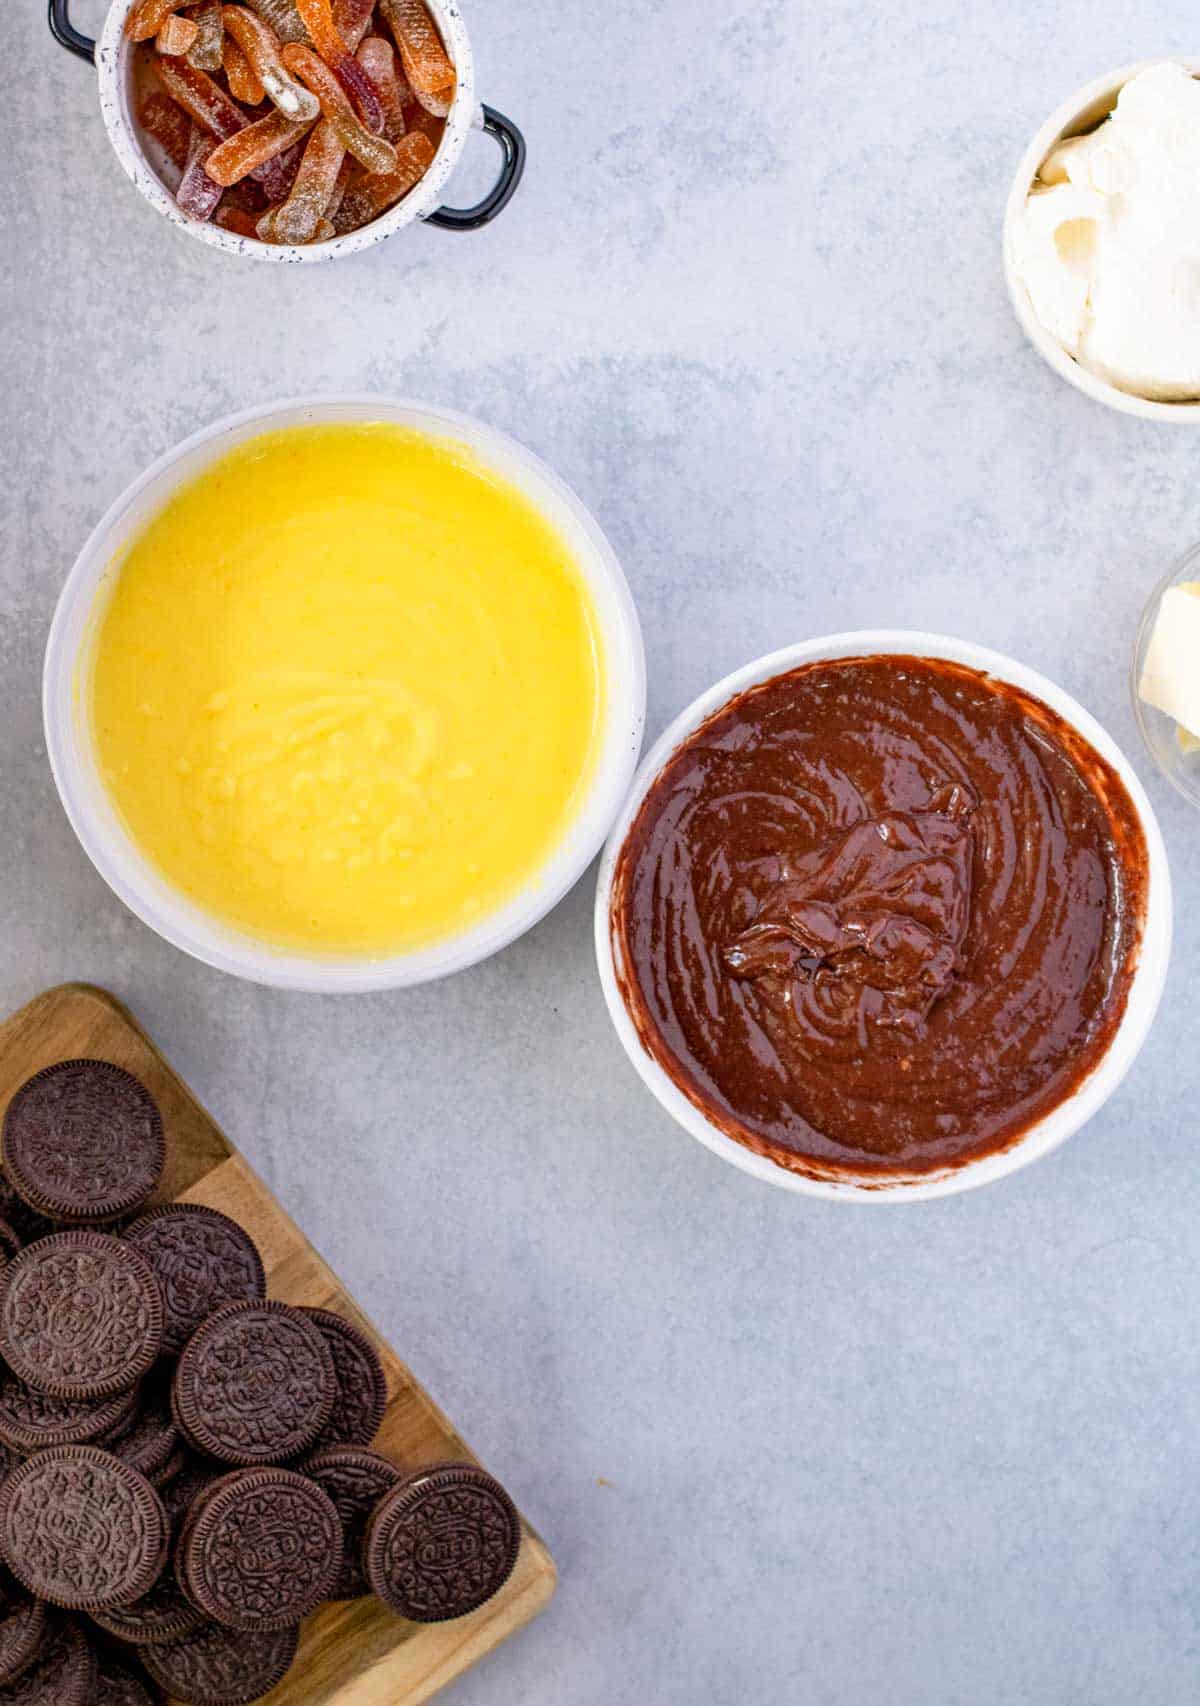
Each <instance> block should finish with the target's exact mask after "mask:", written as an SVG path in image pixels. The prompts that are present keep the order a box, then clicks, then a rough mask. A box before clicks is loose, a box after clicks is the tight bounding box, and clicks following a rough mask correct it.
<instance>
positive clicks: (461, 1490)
mask: <svg viewBox="0 0 1200 1706" xmlns="http://www.w3.org/2000/svg"><path fill="white" fill-rule="evenodd" d="M520 1549H521V1522H520V1518H519V1517H518V1515H517V1512H516V1507H515V1506H514V1505H513V1502H512V1500H511V1499H510V1498H509V1496H508V1494H507V1493H506V1492H505V1491H504V1488H503V1487H502V1486H501V1485H500V1483H499V1482H498V1481H494V1480H493V1479H492V1477H491V1476H490V1475H488V1474H486V1473H485V1472H484V1470H482V1469H477V1468H475V1467H474V1465H472V1464H469V1463H440V1464H435V1465H434V1466H433V1467H431V1468H429V1469H421V1470H419V1471H418V1472H417V1473H416V1474H415V1475H410V1476H409V1477H408V1479H407V1480H405V1481H402V1482H401V1484H400V1485H399V1486H398V1487H396V1488H395V1489H394V1490H393V1491H392V1492H390V1493H387V1494H385V1496H384V1498H383V1499H382V1500H381V1501H380V1503H379V1505H378V1506H377V1507H376V1509H375V1512H374V1515H373V1516H372V1517H371V1520H370V1522H369V1523H368V1525H367V1538H366V1547H365V1550H364V1554H363V1557H364V1562H365V1566H366V1573H367V1580H368V1581H369V1582H370V1584H371V1587H372V1589H373V1591H374V1592H375V1593H376V1594H377V1595H378V1597H379V1598H380V1599H381V1600H382V1601H383V1602H384V1604H385V1605H389V1606H391V1608H392V1610H393V1611H396V1612H398V1613H399V1614H400V1616H401V1617H407V1618H410V1619H411V1620H412V1621H413V1622H414V1623H443V1622H445V1621H446V1620H447V1619H449V1618H451V1617H463V1616H465V1615H466V1613H467V1612H468V1611H474V1610H475V1609H476V1607H478V1606H480V1605H483V1604H485V1603H486V1602H487V1601H488V1600H489V1599H491V1598H492V1596H493V1595H494V1594H496V1593H499V1591H500V1589H501V1588H502V1587H503V1586H504V1584H505V1582H506V1581H507V1580H508V1578H509V1576H511V1575H512V1573H513V1569H514V1568H515V1566H516V1562H517V1554H518V1552H519V1551H520Z"/></svg>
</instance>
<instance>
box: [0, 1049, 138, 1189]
mask: <svg viewBox="0 0 1200 1706" xmlns="http://www.w3.org/2000/svg"><path fill="white" fill-rule="evenodd" d="M0 1143H2V1145H3V1154H4V1168H5V1171H6V1173H7V1174H8V1177H9V1180H10V1181H11V1183H12V1185H13V1187H14V1189H15V1190H16V1191H17V1193H18V1195H20V1196H21V1197H22V1198H23V1199H24V1201H25V1202H26V1203H28V1204H29V1206H30V1207H31V1208H33V1209H36V1210H37V1211H38V1212H39V1213H40V1214H45V1215H50V1216H52V1217H53V1218H55V1219H58V1220H69V1221H80V1222H85V1223H87V1222H93V1223H94V1222H96V1221H105V1220H116V1219H117V1218H118V1217H119V1216H121V1215H123V1214H128V1213H129V1212H130V1211H131V1210H132V1209H135V1208H137V1207H139V1206H140V1204H142V1203H144V1202H145V1200H146V1198H147V1197H148V1196H149V1195H150V1194H151V1192H152V1191H153V1190H154V1189H155V1187H156V1186H157V1185H158V1182H159V1180H160V1179H161V1178H162V1174H163V1168H164V1166H165V1165H166V1158H167V1145H166V1136H165V1134H164V1132H163V1123H162V1116H161V1114H160V1113H159V1111H158V1108H157V1106H156V1105H155V1102H154V1098H153V1097H152V1096H151V1094H150V1092H149V1091H148V1090H147V1089H146V1087H145V1085H144V1084H142V1083H140V1082H139V1080H138V1079H136V1078H135V1077H134V1076H133V1074H132V1073H130V1072H126V1071H125V1070H124V1069H123V1068H122V1067H119V1066H112V1065H110V1064H109V1063H108V1062H107V1061H103V1060H64V1061H60V1062H59V1064H58V1065H57V1066H48V1067H47V1068H46V1069H45V1070H44V1071H43V1072H39V1073H36V1074H35V1075H34V1077H32V1078H31V1079H29V1080H28V1082H27V1083H25V1084H23V1085H22V1086H21V1088H20V1089H19V1090H18V1091H17V1093H16V1095H15V1096H14V1097H13V1099H12V1101H11V1102H10V1103H9V1105H8V1111H7V1113H6V1114H5V1116H4V1126H3V1133H2V1136H0Z"/></svg>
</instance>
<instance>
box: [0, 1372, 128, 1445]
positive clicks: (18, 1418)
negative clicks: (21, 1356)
mask: <svg viewBox="0 0 1200 1706" xmlns="http://www.w3.org/2000/svg"><path fill="white" fill-rule="evenodd" d="M136 1402H137V1395H136V1393H135V1392H117V1393H114V1394H113V1396H112V1397H111V1398H52V1397H50V1395H49V1394H48V1393H46V1392H38V1391H36V1390H35V1388H34V1387H32V1386H26V1384H25V1382H24V1381H23V1380H18V1379H17V1377H16V1375H15V1374H12V1373H6V1374H4V1375H3V1376H2V1377H0V1444H3V1445H6V1446H8V1447H9V1448H10V1449H11V1450H13V1451H18V1452H25V1453H27V1454H28V1453H29V1452H34V1451H45V1450H47V1449H48V1448H49V1447H50V1446H54V1445H84V1444H86V1443H87V1442H88V1441H89V1440H99V1439H101V1438H102V1436H104V1435H107V1434H109V1433H111V1431H112V1430H113V1429H115V1428H118V1427H119V1426H120V1425H121V1424H122V1423H123V1422H124V1421H125V1419H126V1418H127V1417H128V1416H129V1415H131V1414H132V1411H133V1408H134V1406H135V1404H136Z"/></svg>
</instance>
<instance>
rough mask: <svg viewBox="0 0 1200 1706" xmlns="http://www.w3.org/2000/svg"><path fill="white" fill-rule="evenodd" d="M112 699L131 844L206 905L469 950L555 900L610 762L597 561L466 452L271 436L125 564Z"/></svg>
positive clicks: (110, 674) (107, 745)
mask: <svg viewBox="0 0 1200 1706" xmlns="http://www.w3.org/2000/svg"><path fill="white" fill-rule="evenodd" d="M110 578H111V591H110V593H109V595H108V598H107V602H106V603H105V604H104V606H103V608H102V609H101V611H100V612H99V614H98V617H97V625H96V632H95V638H94V642H93V645H92V648H91V655H90V658H89V662H88V669H87V674H86V686H85V692H86V694H87V700H88V705H89V708H90V715H91V724H92V734H93V740H94V744H95V749H96V753H97V758H98V762H99V766H100V770H101V773H102V775H103V777H104V780H105V783H106V785H107V787H108V789H109V790H110V793H111V796H112V799H113V801H114V803H115V805H116V808H117V811H118V813H119V815H120V817H121V818H122V820H123V822H124V824H125V826H126V828H127V830H128V833H129V834H130V836H131V837H132V838H133V840H134V841H135V842H136V843H137V844H138V846H139V847H140V848H141V850H142V852H143V853H144V854H145V856H146V857H147V859H148V860H149V861H150V862H151V863H152V864H153V865H154V866H155V867H156V868H157V869H158V870H159V872H160V873H161V874H162V875H163V876H164V877H165V878H166V879H167V880H168V881H169V882H170V883H171V884H172V885H174V886H175V887H176V888H177V889H178V890H180V891H181V892H182V893H183V894H184V895H186V896H187V897H188V898H189V899H190V900H191V901H193V902H194V903H195V904H196V905H197V906H199V907H201V908H203V909H204V910H205V911H207V912H209V913H210V914H212V915H214V916H216V917H218V918H220V919H221V920H223V921H224V922H225V923H227V924H229V925H232V926H234V927H236V928H238V929H240V930H242V931H244V932H246V933H248V934H250V935H253V936H255V937H258V938H260V939H262V940H264V941H267V942H270V943H272V944H275V945H277V946H279V947H288V948H292V949H297V950H301V951H305V952H317V953H329V954H362V955H364V956H374V955H382V954H392V953H399V952H404V951H406V950H409V949H415V948H418V947H424V946H428V945H429V944H431V943H435V942H438V941H441V940H445V939H447V938H449V937H451V936H453V935H456V934H458V933H460V932H461V931H463V930H465V929H467V928H469V927H471V926H472V925H474V924H477V923H478V922H479V921H480V920H481V918H483V917H484V916H486V915H487V914H488V913H489V912H491V911H494V910H496V909H497V908H498V907H500V906H502V905H503V904H504V903H505V902H506V901H508V900H509V899H511V898H512V897H513V896H514V895H515V894H516V893H517V892H518V891H519V890H520V889H522V888H523V887H525V886H526V885H527V884H528V883H529V882H530V881H531V880H535V879H536V877H537V874H538V872H539V870H540V869H541V868H542V867H543V866H544V864H545V863H546V861H547V860H548V858H549V857H550V856H551V854H552V853H553V852H554V851H555V849H556V847H557V846H558V844H559V843H560V841H561V839H562V837H563V834H564V832H565V831H566V829H567V828H568V826H569V824H570V822H571V820H572V817H573V815H574V813H575V812H576V810H577V808H578V806H579V805H580V804H581V803H582V800H583V795H584V792H585V790H586V787H587V784H588V782H589V780H590V776H591V772H592V768H593V765H594V764H595V762H596V759H597V755H598V750H599V745H600V738H601V724H602V718H603V712H604V660H603V658H602V656H601V647H600V640H599V634H598V627H597V621H596V615H595V611H594V609H593V607H592V602H591V597H590V594H589V592H588V589H587V587H586V585H585V582H584V579H583V576H582V574H581V572H580V570H579V568H578V566H577V564H576V562H575V560H574V558H573V556H572V554H571V551H570V549H569V548H568V546H567V544H566V543H565V542H564V540H563V539H562V538H561V537H560V536H559V534H558V533H557V531H556V530H555V529H554V528H553V527H552V526H551V525H550V523H549V522H548V521H547V520H546V519H545V517H544V516H543V515H542V514H541V513H540V512H539V510H538V509H537V508H536V507H535V506H534V504H533V503H532V502H531V501H530V499H529V498H528V497H526V496H525V495H524V494H523V493H522V492H521V491H520V490H519V489H518V488H517V487H516V486H514V485H511V484H509V483H508V482H507V481H506V480H505V479H504V478H502V477H501V476H499V475H498V474H497V473H496V472H494V471H493V470H492V469H490V468H488V467H487V466H485V465H484V464H483V463H482V462H481V461H479V460H478V459H477V458H476V456H475V455H474V453H473V452H472V451H470V450H469V449H467V448H466V447H465V446H462V445H458V444H455V443H453V442H452V441H450V440H448V439H441V438H432V437H428V436H425V435H424V434H421V433H418V432H414V431H411V430H408V429H405V428H401V427H397V426H391V425H386V424H379V425H331V426H317V427H305V428H296V429H291V430H287V431H282V432H276V433H271V434H268V435H266V436H264V437H261V438H257V439H254V440H252V441H250V442H249V443H246V444H244V445H242V446H241V447H240V448H238V449H237V450H235V451H233V452H232V453H231V454H229V455H228V456H226V457H225V458H224V459H222V460H221V461H218V462H216V463H214V464H213V465H212V466H211V467H209V468H208V469H207V470H206V471H205V472H204V473H203V474H201V475H200V476H199V478H197V479H196V480H195V481H194V482H193V483H192V484H190V485H188V486H186V487H184V488H183V489H182V490H181V491H180V492H178V493H177V494H176V495H175V497H174V498H173V499H172V500H171V502H170V503H169V504H168V505H167V506H166V508H165V509H163V510H162V511H161V512H160V513H159V514H158V515H157V516H156V517H155V518H154V519H153V520H152V521H151V522H150V523H149V525H148V526H147V527H146V528H145V530H144V531H143V532H142V533H141V534H140V535H139V536H138V537H137V538H136V539H135V541H134V542H133V544H132V545H131V546H130V547H129V549H128V550H127V551H126V553H125V554H124V556H123V557H122V559H121V560H120V561H119V562H118V563H117V564H116V565H114V570H113V574H112V576H111V577H110Z"/></svg>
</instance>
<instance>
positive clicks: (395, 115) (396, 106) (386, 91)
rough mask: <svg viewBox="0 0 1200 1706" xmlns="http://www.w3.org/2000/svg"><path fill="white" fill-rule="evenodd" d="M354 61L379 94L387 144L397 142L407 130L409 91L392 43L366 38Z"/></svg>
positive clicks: (375, 37) (379, 38)
mask: <svg viewBox="0 0 1200 1706" xmlns="http://www.w3.org/2000/svg"><path fill="white" fill-rule="evenodd" d="M357 59H358V63H359V64H360V65H361V66H362V68H363V70H364V71H365V72H366V74H367V76H368V77H369V78H370V79H371V81H372V83H374V85H375V88H376V89H377V91H378V93H379V102H380V105H381V106H382V108H383V134H384V135H385V136H386V137H387V139H388V141H389V142H399V140H400V138H401V137H402V136H403V135H404V132H405V131H406V130H407V129H408V126H407V125H406V124H405V122H404V97H405V95H406V94H411V90H410V89H409V87H408V84H407V83H406V82H405V81H404V79H403V74H402V73H401V72H400V70H399V68H398V66H397V64H396V55H395V53H394V52H393V50H392V44H391V42H390V41H384V39H383V37H382V36H367V37H366V39H365V40H364V41H363V43H362V46H361V47H360V48H359V50H358V54H357Z"/></svg>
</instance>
